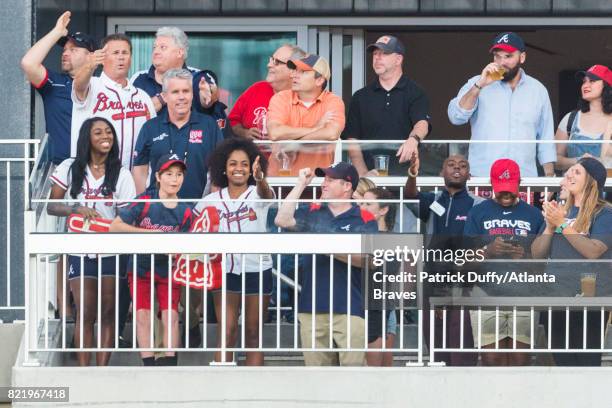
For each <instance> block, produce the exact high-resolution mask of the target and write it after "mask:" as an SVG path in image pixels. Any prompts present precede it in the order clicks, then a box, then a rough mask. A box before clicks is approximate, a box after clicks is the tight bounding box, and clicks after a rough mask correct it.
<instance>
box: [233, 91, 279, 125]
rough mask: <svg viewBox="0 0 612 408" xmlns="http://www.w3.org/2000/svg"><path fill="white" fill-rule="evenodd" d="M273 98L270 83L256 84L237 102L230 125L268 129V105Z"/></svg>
mask: <svg viewBox="0 0 612 408" xmlns="http://www.w3.org/2000/svg"><path fill="white" fill-rule="evenodd" d="M272 96H274V90H273V89H272V86H271V85H270V84H269V83H268V82H266V81H259V82H255V83H254V84H253V85H251V86H250V87H249V88H248V89H247V90H246V91H244V93H243V94H242V95H240V96H239V97H238V99H237V100H236V103H235V104H234V107H233V108H232V111H231V112H230V114H229V116H228V119H229V121H230V125H231V126H236V125H238V124H240V125H242V127H244V128H245V129H250V128H253V127H257V128H259V129H266V117H267V114H268V105H269V104H270V99H271V98H272Z"/></svg>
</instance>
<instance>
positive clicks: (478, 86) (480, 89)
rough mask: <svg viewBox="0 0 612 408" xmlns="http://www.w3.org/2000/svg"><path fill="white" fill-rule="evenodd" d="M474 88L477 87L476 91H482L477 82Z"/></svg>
mask: <svg viewBox="0 0 612 408" xmlns="http://www.w3.org/2000/svg"><path fill="white" fill-rule="evenodd" d="M474 86H475V87H476V89H478V90H479V91H482V86H479V85H478V84H477V83H476V82H474Z"/></svg>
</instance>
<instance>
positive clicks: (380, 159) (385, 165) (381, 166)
mask: <svg viewBox="0 0 612 408" xmlns="http://www.w3.org/2000/svg"><path fill="white" fill-rule="evenodd" d="M374 169H375V170H376V171H377V172H378V175H379V176H388V175H389V155H387V154H377V155H376V156H374Z"/></svg>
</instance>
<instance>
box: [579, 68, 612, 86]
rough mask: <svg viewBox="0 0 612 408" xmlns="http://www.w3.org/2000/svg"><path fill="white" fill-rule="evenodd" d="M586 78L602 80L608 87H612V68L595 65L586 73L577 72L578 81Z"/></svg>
mask: <svg viewBox="0 0 612 408" xmlns="http://www.w3.org/2000/svg"><path fill="white" fill-rule="evenodd" d="M585 76H587V77H589V79H593V80H595V81H599V80H602V81H604V82H606V83H607V84H608V85H610V86H612V71H610V68H608V67H606V66H605V65H593V66H592V67H591V68H589V69H588V70H586V71H578V72H576V78H578V79H582V78H584V77H585Z"/></svg>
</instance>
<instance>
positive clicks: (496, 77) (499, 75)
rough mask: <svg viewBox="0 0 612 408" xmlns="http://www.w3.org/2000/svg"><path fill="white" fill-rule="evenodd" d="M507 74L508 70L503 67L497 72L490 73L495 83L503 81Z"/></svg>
mask: <svg viewBox="0 0 612 408" xmlns="http://www.w3.org/2000/svg"><path fill="white" fill-rule="evenodd" d="M505 73H506V70H505V69H504V68H503V67H499V68H497V70H495V71H493V72H489V78H491V79H492V80H494V81H501V80H502V79H503V78H504V74H505Z"/></svg>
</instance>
